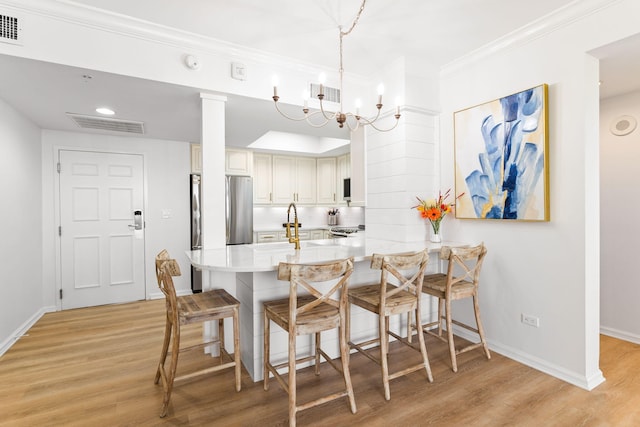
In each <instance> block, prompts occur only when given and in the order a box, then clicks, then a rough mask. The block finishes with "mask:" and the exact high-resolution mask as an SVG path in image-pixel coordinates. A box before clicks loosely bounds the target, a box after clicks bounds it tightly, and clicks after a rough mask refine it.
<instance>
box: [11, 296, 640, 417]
mask: <svg viewBox="0 0 640 427" xmlns="http://www.w3.org/2000/svg"><path fill="white" fill-rule="evenodd" d="M163 316H164V301H163V300H158V301H144V302H136V303H131V304H122V305H112V306H102V307H94V308H88V309H78V310H69V311H63V312H57V313H49V314H46V315H45V316H44V317H43V318H42V319H40V321H38V323H37V324H36V325H34V326H33V327H32V328H31V330H30V331H29V332H28V334H27V335H26V336H24V337H22V338H21V339H20V340H19V341H18V342H16V343H15V345H14V346H13V347H12V348H11V349H10V350H9V351H8V352H7V353H5V354H4V356H2V357H1V358H0V425H2V426H91V427H98V426H162V425H168V426H178V425H180V426H183V425H190V426H199V425H212V426H213V425H215V426H277V425H287V396H286V394H285V393H284V392H283V391H282V390H281V389H280V388H279V387H276V386H275V385H274V386H273V387H271V388H270V390H269V391H266V392H265V391H264V390H263V389H262V383H253V382H252V381H251V380H250V378H249V377H248V375H247V374H246V372H244V374H243V377H242V391H241V392H239V393H236V391H235V390H234V380H233V371H232V370H230V371H228V372H221V373H218V374H214V375H212V376H211V377H207V378H204V379H199V380H195V381H191V382H184V383H182V384H177V386H176V389H175V391H174V393H173V396H172V400H171V405H170V407H169V414H168V415H167V417H166V418H165V419H160V418H158V411H159V410H160V406H161V401H162V388H161V387H160V386H157V385H155V384H154V383H153V378H154V375H155V369H156V364H157V361H158V356H159V351H160V346H161V343H162V333H163V327H164V318H163ZM372 324H375V319H373V318H372ZM199 336H200V333H199V331H197V330H195V329H194V331H193V332H192V333H191V334H190V336H189V338H188V339H191V340H197V339H199ZM183 340H184V337H183ZM391 351H392V352H395V353H397V355H396V356H394V357H392V358H391V360H392V361H393V360H398V359H402V355H405V354H406V358H415V357H419V355H417V353H416V352H414V351H411V350H410V349H407V348H404V346H399V345H392V346H391ZM427 351H428V352H429V358H430V360H431V367H432V369H433V376H434V382H433V383H432V384H429V383H428V382H427V379H426V374H425V373H424V372H415V373H413V374H410V375H408V376H405V377H401V378H398V379H396V380H393V381H391V401H389V402H386V401H385V400H384V393H383V388H382V382H381V379H380V371H379V368H378V366H377V365H375V364H374V363H372V362H371V361H369V360H368V359H366V358H365V357H364V356H363V355H361V354H354V355H352V357H351V375H352V380H353V386H354V392H355V397H356V403H357V406H358V413H357V414H355V415H354V414H351V412H350V411H349V408H348V404H347V401H346V399H342V400H337V401H334V402H331V403H328V404H326V405H322V406H319V407H316V408H312V409H309V410H307V411H303V412H301V413H300V414H299V415H298V425H301V426H304V425H315V426H353V425H366V426H409V425H411V426H428V425H433V426H471V425H473V426H638V425H640V346H639V345H635V344H631V343H628V342H624V341H619V340H615V339H613V338H609V337H605V336H603V337H602V338H601V361H600V363H601V369H602V371H603V372H604V375H605V377H606V378H607V381H606V382H605V383H604V384H602V385H600V386H599V387H597V388H596V389H595V390H593V391H591V392H587V391H585V390H582V389H580V388H578V387H574V386H572V385H569V384H567V383H565V382H563V381H560V380H558V379H555V378H553V377H551V376H548V375H545V374H543V373H540V372H538V371H536V370H534V369H531V368H528V367H526V366H523V365H521V364H519V363H516V362H514V361H512V360H509V359H507V358H505V357H502V356H500V355H499V354H496V353H493V355H492V356H493V357H492V359H491V360H489V361H487V360H486V359H485V357H484V355H483V354H482V352H481V351H480V350H478V351H472V352H469V353H465V354H463V355H461V356H460V357H459V359H458V366H459V371H458V373H457V374H456V373H453V372H452V371H451V369H450V367H449V366H450V365H449V364H450V362H449V360H448V353H447V346H446V344H444V343H442V342H440V341H438V340H436V339H435V338H433V337H427ZM398 355H400V357H398ZM210 361H211V359H210V358H209V357H206V356H203V355H202V354H201V353H199V352H191V353H187V354H186V355H185V357H182V355H181V360H180V363H179V366H178V370H181V369H188V367H189V366H201V365H202V364H204V363H209V362H210ZM323 368H324V369H323V370H322V371H321V375H320V376H319V377H315V376H314V375H313V373H312V372H311V370H310V369H305V370H302V371H300V374H299V376H298V384H299V390H300V391H299V393H300V397H301V399H304V396H305V395H310V394H309V393H311V394H313V393H314V392H317V391H318V389H321V390H327V389H329V388H332V387H333V388H334V389H335V388H339V387H340V376H339V374H337V373H336V372H335V371H334V370H333V369H330V368H329V367H323Z"/></svg>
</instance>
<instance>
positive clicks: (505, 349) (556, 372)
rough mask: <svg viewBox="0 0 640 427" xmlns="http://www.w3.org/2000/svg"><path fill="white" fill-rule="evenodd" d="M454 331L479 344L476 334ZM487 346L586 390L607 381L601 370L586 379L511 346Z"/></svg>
mask: <svg viewBox="0 0 640 427" xmlns="http://www.w3.org/2000/svg"><path fill="white" fill-rule="evenodd" d="M453 330H454V333H455V335H458V336H460V337H462V338H464V339H466V340H469V341H471V342H479V339H478V335H477V334H474V333H473V332H470V331H467V330H466V329H464V328H458V327H455V326H454V328H453ZM487 344H489V349H490V350H491V351H495V352H496V353H498V354H500V355H502V356H505V357H508V358H509V359H512V360H515V361H516V362H519V363H522V364H523V365H526V366H529V367H530V368H533V369H536V370H538V371H540V372H544V373H545V374H547V375H551V376H552V377H555V378H558V379H560V380H562V381H565V382H568V383H569V384H572V385H575V386H576V387H580V388H583V389H585V390H593V389H594V388H595V387H597V386H598V385H600V384H602V383H603V382H604V381H605V378H604V376H603V375H602V371H600V370H599V369H598V372H597V373H596V374H595V375H593V376H592V377H585V376H582V375H579V374H577V373H575V372H572V371H569V370H567V369H565V368H563V367H561V366H557V365H554V364H552V363H549V362H548V361H546V360H543V359H540V358H537V357H535V356H532V355H530V354H527V353H523V352H522V351H520V350H517V349H514V348H511V347H509V346H505V345H502V344H500V343H496V342H493V341H491V340H489V339H488V340H487Z"/></svg>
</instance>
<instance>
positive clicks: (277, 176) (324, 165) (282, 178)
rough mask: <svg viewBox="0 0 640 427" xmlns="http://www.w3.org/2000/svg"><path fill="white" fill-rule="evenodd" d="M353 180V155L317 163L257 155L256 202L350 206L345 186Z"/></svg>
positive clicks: (319, 160)
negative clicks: (345, 199) (344, 189)
mask: <svg viewBox="0 0 640 427" xmlns="http://www.w3.org/2000/svg"><path fill="white" fill-rule="evenodd" d="M350 176H351V161H350V155H349V154H345V155H342V156H340V157H324V158H318V159H315V158H312V157H293V156H280V155H271V154H263V153H253V202H254V203H255V204H257V205H289V203H291V202H294V203H297V204H300V205H321V206H346V202H345V201H344V200H343V182H344V178H349V177H350Z"/></svg>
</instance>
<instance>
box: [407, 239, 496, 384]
mask: <svg viewBox="0 0 640 427" xmlns="http://www.w3.org/2000/svg"><path fill="white" fill-rule="evenodd" d="M486 254H487V248H486V247H485V246H484V244H480V245H478V246H475V247H462V248H455V247H447V246H444V247H442V249H441V250H440V259H443V260H447V261H448V263H449V265H448V267H447V274H443V273H440V274H428V275H426V276H425V277H424V286H423V287H422V292H424V293H426V294H429V295H433V296H434V297H437V298H438V320H436V321H435V322H431V323H426V324H424V325H422V329H423V331H424V332H426V333H428V334H430V335H433V336H434V337H436V338H439V339H440V340H442V341H444V342H446V343H448V344H449V356H450V358H451V367H452V368H453V372H458V363H457V360H456V356H457V355H458V354H460V353H464V352H466V351H469V350H473V349H474V348H478V347H482V348H483V349H484V353H485V355H486V356H487V359H491V353H489V346H488V345H487V341H486V339H485V336H484V329H483V327H482V322H481V321H480V306H479V304H478V284H479V283H480V268H481V267H482V261H483V260H484V256H485V255H486ZM456 272H458V273H460V275H459V276H455V275H454V274H455V273H456ZM462 298H473V312H474V314H475V318H476V326H477V328H474V327H472V326H470V325H467V324H465V323H462V322H458V321H456V320H453V319H452V317H451V301H455V300H458V299H462ZM443 308H444V312H445V315H444V316H443V315H442V310H443ZM443 320H444V321H445V324H446V326H445V327H446V332H447V335H446V337H445V336H443V335H442V321H443ZM452 325H458V326H460V327H463V328H465V329H468V330H470V331H472V332H475V333H476V334H478V335H479V336H480V342H479V343H473V344H469V345H467V346H465V347H463V348H459V349H457V350H456V347H455V342H454V338H453V327H452ZM434 326H437V327H438V331H437V333H436V332H433V330H432V329H433V327H434ZM418 335H422V334H418Z"/></svg>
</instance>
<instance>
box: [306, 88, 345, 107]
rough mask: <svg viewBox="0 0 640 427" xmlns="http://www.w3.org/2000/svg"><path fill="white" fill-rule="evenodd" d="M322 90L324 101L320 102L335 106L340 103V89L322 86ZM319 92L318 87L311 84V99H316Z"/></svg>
mask: <svg viewBox="0 0 640 427" xmlns="http://www.w3.org/2000/svg"><path fill="white" fill-rule="evenodd" d="M322 90H323V92H324V99H323V100H322V102H335V103H336V104H339V103H340V89H338V88H335V87H329V86H323V87H322ZM319 92H320V85H318V84H315V83H311V93H310V98H311V99H318V93H319Z"/></svg>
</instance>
